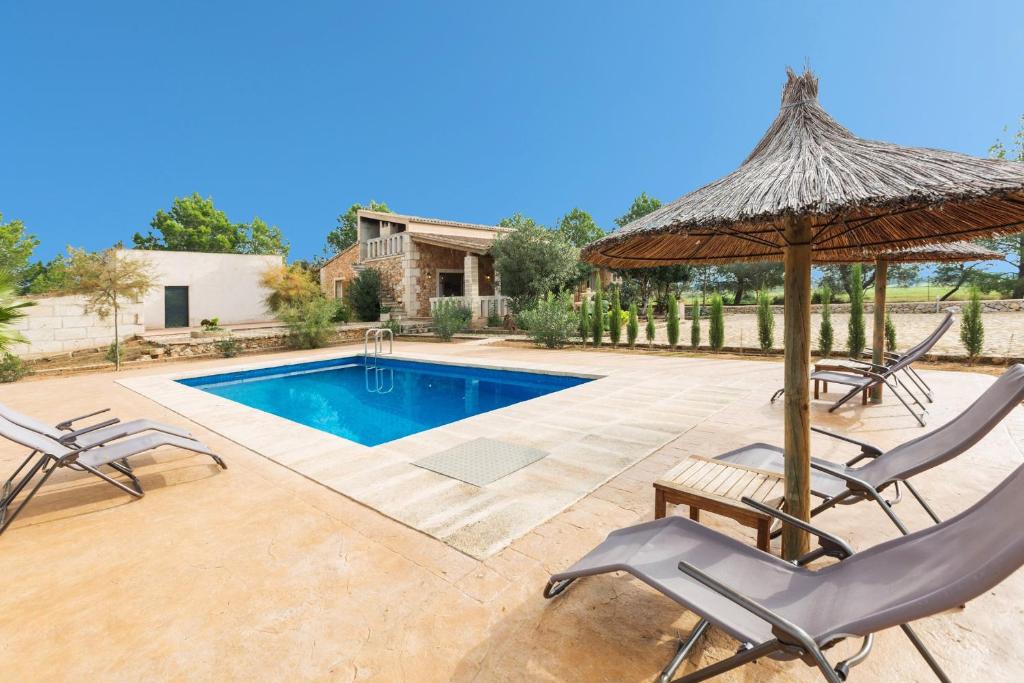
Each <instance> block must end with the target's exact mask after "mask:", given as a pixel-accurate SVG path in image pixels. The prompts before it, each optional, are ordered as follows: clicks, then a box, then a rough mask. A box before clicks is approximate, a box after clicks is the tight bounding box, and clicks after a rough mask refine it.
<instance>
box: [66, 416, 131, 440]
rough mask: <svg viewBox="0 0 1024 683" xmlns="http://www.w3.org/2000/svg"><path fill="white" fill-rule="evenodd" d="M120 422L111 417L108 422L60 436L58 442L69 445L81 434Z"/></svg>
mask: <svg viewBox="0 0 1024 683" xmlns="http://www.w3.org/2000/svg"><path fill="white" fill-rule="evenodd" d="M120 421H121V420H120V419H119V418H116V417H112V418H110V419H109V420H104V421H103V422H97V423H96V424H93V425H89V426H88V427H82V428H81V429H76V430H75V431H73V432H68V433H66V434H62V435H61V437H60V442H61V443H63V444H67V443H70V442H72V441H74V440H75V439H77V438H78V437H80V436H82V435H83V434H88V433H89V432H95V431H96V430H97V429H103V428H104V427H110V426H111V425H116V424H117V423H118V422H120Z"/></svg>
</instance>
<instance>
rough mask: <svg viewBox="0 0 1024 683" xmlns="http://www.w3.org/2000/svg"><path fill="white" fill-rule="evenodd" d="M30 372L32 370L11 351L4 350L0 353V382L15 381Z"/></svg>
mask: <svg viewBox="0 0 1024 683" xmlns="http://www.w3.org/2000/svg"><path fill="white" fill-rule="evenodd" d="M31 374H32V371H31V370H29V369H28V368H27V367H25V363H24V361H22V360H21V359H20V358H18V357H17V356H15V355H14V354H13V353H7V352H6V351H5V352H4V353H2V354H0V383H7V382H17V381H18V380H19V379H21V378H22V377H25V376H27V375H31Z"/></svg>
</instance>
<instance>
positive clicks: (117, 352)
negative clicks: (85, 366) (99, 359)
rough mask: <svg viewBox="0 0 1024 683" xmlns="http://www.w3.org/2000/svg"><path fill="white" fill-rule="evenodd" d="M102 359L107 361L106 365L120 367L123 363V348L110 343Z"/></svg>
mask: <svg viewBox="0 0 1024 683" xmlns="http://www.w3.org/2000/svg"><path fill="white" fill-rule="evenodd" d="M103 357H104V358H106V359H107V362H108V363H113V364H114V365H120V364H121V363H123V362H124V347H123V346H121V345H120V344H117V343H115V342H110V346H108V347H107V353H106V354H105V355H104V356H103Z"/></svg>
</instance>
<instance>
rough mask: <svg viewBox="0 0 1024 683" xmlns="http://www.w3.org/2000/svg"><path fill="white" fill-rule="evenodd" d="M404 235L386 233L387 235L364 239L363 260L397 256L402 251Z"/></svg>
mask: <svg viewBox="0 0 1024 683" xmlns="http://www.w3.org/2000/svg"><path fill="white" fill-rule="evenodd" d="M404 238H405V235H402V234H398V235H388V236H387V237H375V238H373V239H372V240H366V242H365V247H366V251H365V254H366V255H365V256H364V257H363V259H364V260H370V259H375V258H387V257H388V256H398V255H399V254H401V253H402V248H403V245H404V244H405V239H404Z"/></svg>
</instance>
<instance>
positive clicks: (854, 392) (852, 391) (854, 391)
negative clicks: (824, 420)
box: [828, 387, 862, 413]
mask: <svg viewBox="0 0 1024 683" xmlns="http://www.w3.org/2000/svg"><path fill="white" fill-rule="evenodd" d="M861 389H862V387H854V388H853V389H850V391H848V392H847V393H846V394H844V395H843V397H842V398H840V399H839V400H838V401H836V402H835V403H833V404H832V407H830V408H829V409H828V412H830V413H832V412H835V410H836V408H838V407H839V406H841V405H843V404H844V403H846V402H847V401H849V400H850V399H851V398H853V397H854V396H856V395H857V394H859V393H860V392H861Z"/></svg>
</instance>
